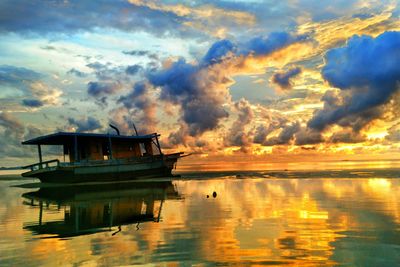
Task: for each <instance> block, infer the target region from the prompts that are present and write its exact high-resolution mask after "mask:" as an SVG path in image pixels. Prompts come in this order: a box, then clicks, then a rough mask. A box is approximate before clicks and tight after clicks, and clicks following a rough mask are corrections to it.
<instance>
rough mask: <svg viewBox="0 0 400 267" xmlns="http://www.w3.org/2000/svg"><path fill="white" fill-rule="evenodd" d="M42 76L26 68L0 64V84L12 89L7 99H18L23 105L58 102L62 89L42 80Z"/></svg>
mask: <svg viewBox="0 0 400 267" xmlns="http://www.w3.org/2000/svg"><path fill="white" fill-rule="evenodd" d="M44 78H45V76H44V75H42V74H40V73H38V72H35V71H33V70H30V69H27V68H21V67H15V66H8V65H1V66H0V85H1V86H4V87H6V88H12V90H13V92H12V93H11V95H12V98H11V99H10V100H9V101H11V102H12V101H15V100H19V99H20V100H19V102H20V103H22V105H24V106H29V107H41V106H44V105H57V104H58V103H59V98H60V96H61V95H62V91H61V90H59V89H58V88H52V87H50V86H49V85H48V84H46V83H45V82H43V81H42V79H44ZM21 95H22V96H21ZM21 98H22V99H21Z"/></svg>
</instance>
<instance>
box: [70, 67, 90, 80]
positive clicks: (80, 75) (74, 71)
mask: <svg viewBox="0 0 400 267" xmlns="http://www.w3.org/2000/svg"><path fill="white" fill-rule="evenodd" d="M67 74H72V75H75V76H76V77H78V78H85V77H86V76H87V73H84V72H82V71H80V70H77V69H75V68H72V69H70V70H69V71H68V72H67Z"/></svg>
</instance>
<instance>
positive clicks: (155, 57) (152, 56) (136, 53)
mask: <svg viewBox="0 0 400 267" xmlns="http://www.w3.org/2000/svg"><path fill="white" fill-rule="evenodd" d="M122 53H123V54H125V55H130V56H139V57H144V56H146V57H148V58H150V59H153V60H159V57H158V55H157V54H156V53H153V52H151V51H148V50H131V51H122Z"/></svg>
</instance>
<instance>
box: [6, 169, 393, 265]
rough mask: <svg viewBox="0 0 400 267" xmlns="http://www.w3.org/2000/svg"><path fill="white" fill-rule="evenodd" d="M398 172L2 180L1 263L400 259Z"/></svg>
mask: <svg viewBox="0 0 400 267" xmlns="http://www.w3.org/2000/svg"><path fill="white" fill-rule="evenodd" d="M398 177H400V172H399V170H378V171H336V172H332V171H329V172H328V171H326V172H270V173H267V172H251V173H240V174H238V173H236V174H235V173H225V174H224V173H213V174H211V173H209V174H207V173H202V174H201V173H197V174H191V175H184V177H183V178H181V179H177V180H172V181H158V182H152V183H150V182H146V183H143V182H140V183H139V182H136V183H124V184H113V185H110V184H107V185H96V186H93V185H92V186H87V185H84V186H83V185H82V186H74V187H71V186H69V187H62V188H57V187H50V188H49V187H44V188H43V187H42V188H38V187H37V184H36V185H35V184H32V183H34V182H35V181H34V180H23V181H21V180H6V179H3V180H1V181H0V200H1V206H0V236H1V238H0V265H2V266H3V265H4V266H7V265H12V266H38V265H40V266H57V265H60V266H64V265H79V266H81V265H82V266H110V265H114V266H115V265H125V266H126V265H149V264H150V265H156V266H160V265H161V266H192V265H195V266H215V265H221V266H224V265H230V266H232V265H233V266H250V265H251V266H257V265H269V266H287V265H293V266H338V265H340V266H400V180H399V179H397V178H398ZM21 184H28V185H24V186H23V187H14V186H15V185H21ZM213 192H216V196H215V197H214V196H213ZM207 196H208V197H207Z"/></svg>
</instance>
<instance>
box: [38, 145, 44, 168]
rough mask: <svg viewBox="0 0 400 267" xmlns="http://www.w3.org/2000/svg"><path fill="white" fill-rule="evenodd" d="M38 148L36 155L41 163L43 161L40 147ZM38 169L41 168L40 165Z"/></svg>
mask: <svg viewBox="0 0 400 267" xmlns="http://www.w3.org/2000/svg"><path fill="white" fill-rule="evenodd" d="M37 146H38V154H39V162H40V163H42V162H43V159H42V148H41V147H40V145H37ZM40 167H42V165H40Z"/></svg>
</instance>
